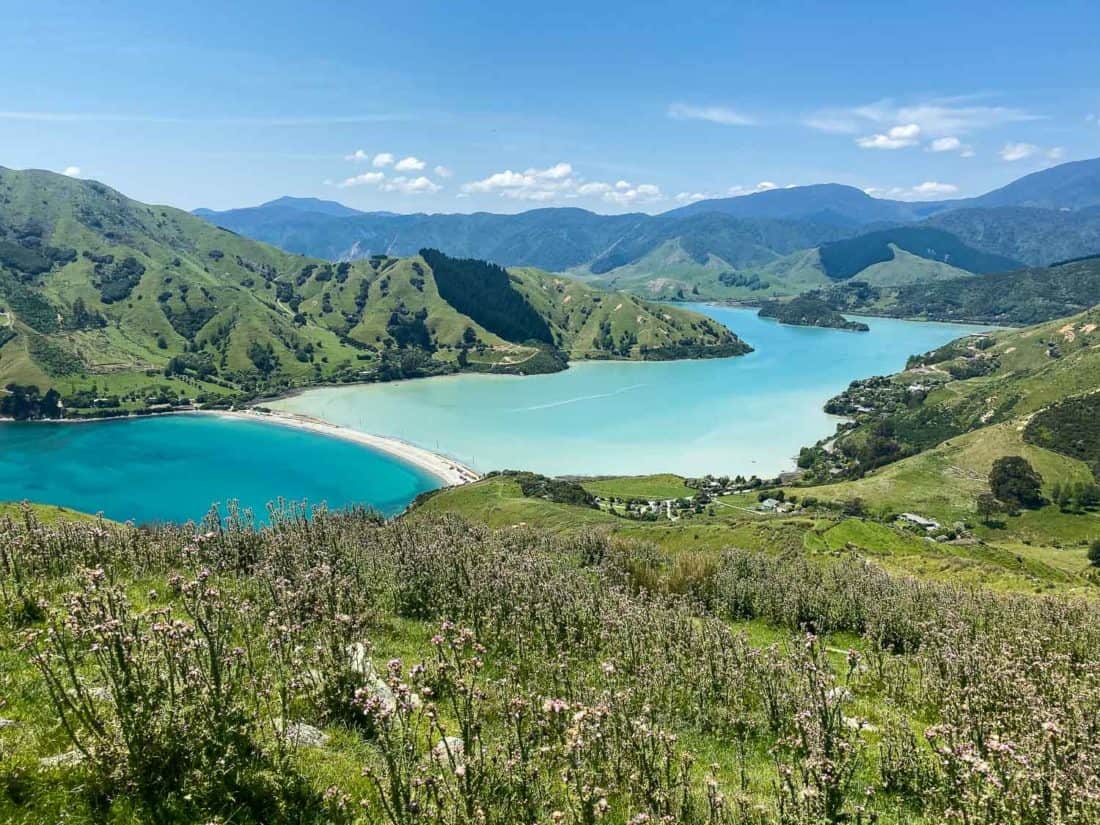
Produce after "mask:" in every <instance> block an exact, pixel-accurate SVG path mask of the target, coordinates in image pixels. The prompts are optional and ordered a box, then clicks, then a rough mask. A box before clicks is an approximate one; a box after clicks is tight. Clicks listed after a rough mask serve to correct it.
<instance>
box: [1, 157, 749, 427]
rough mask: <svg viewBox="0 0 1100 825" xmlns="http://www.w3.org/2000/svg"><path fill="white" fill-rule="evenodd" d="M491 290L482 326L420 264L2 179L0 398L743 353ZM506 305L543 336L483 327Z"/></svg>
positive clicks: (705, 330)
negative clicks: (28, 389) (299, 247)
mask: <svg viewBox="0 0 1100 825" xmlns="http://www.w3.org/2000/svg"><path fill="white" fill-rule="evenodd" d="M433 260H436V261H437V268H438V267H443V268H445V269H447V270H448V271H450V270H457V269H461V266H462V265H466V266H467V269H476V267H480V268H481V269H480V270H477V271H475V272H474V273H473V274H474V276H480V275H482V274H486V273H490V274H491V273H493V272H496V271H497V270H498V269H499V268H494V267H492V266H491V265H487V264H483V263H480V262H469V261H468V262H459V261H455V260H454V259H450V258H447V257H446V256H438V257H436V258H434V259H433ZM486 277H487V275H486ZM494 284H495V287H494V289H493V290H490V291H489V292H485V293H483V294H482V299H481V300H480V302H479V303H478V305H477V307H478V308H480V309H482V310H484V311H485V313H486V314H485V315H484V317H482V316H481V314H479V312H477V311H475V309H472V308H469V307H466V308H465V309H464V311H460V310H459V309H458V308H457V307H456V299H455V298H454V297H452V299H451V300H447V299H444V298H443V297H442V295H441V294H440V290H439V288H438V284H437V281H436V272H435V271H434V270H433V268H432V267H431V266H429V265H428V264H427V262H426V260H425V259H424V257H422V256H414V257H410V258H403V259H398V258H389V257H385V256H376V257H373V258H371V259H369V260H361V261H356V262H354V263H339V264H334V263H329V262H325V261H321V260H317V259H310V258H304V257H300V256H297V255H291V254H287V253H285V252H282V251H280V250H278V249H275V248H274V247H270V246H267V245H265V244H262V243H258V242H256V241H252V240H249V239H246V238H243V237H241V236H239V235H236V234H234V233H232V232H229V231H227V230H224V229H219V228H217V227H215V226H213V225H211V224H209V223H207V222H206V221H203V220H201V219H199V218H196V217H194V216H192V215H190V214H188V213H186V212H182V211H180V210H177V209H172V208H170V207H163V206H149V205H146V204H142V203H138V202H137V201H133V200H130V199H128V198H126V197H124V196H123V195H121V194H119V193H118V192H115V191H114V190H112V189H109V188H108V187H106V186H104V185H103V184H100V183H97V182H94V181H82V180H75V179H72V178H68V177H65V176H62V175H56V174H52V173H49V172H39V171H24V172H19V171H12V170H7V169H2V168H0V385H7V384H9V383H15V384H20V385H30V386H35V387H37V388H38V389H39V391H40V392H41V393H45V392H46V391H47V389H54V390H56V391H58V392H59V393H60V394H61V395H62V396H63V397H64V406H65V407H66V408H67V409H69V410H70V411H72V410H88V411H91V410H99V411H101V412H102V411H105V410H106V411H109V410H112V409H114V410H119V409H134V408H141V407H143V406H145V405H146V404H148V403H150V402H151V401H152V402H155V403H173V402H175V401H177V400H178V399H179V398H180V397H181V396H182V397H185V398H194V397H200V398H205V399H207V400H213V399H217V398H218V397H222V396H226V395H236V394H241V393H243V394H256V393H261V392H265V391H271V390H278V389H282V388H286V387H291V386H302V385H306V384H310V383H316V382H321V381H354V380H376V379H386V378H394V377H411V376H416V375H426V374H433V373H436V372H446V371H452V370H456V369H482V370H485V369H492V370H502V371H508V372H538V371H546V370H548V369H560V368H562V367H563V366H564V356H563V355H562V354H561V353H565V354H569V355H572V356H573V357H598V358H642V357H646V358H659V357H683V356H692V357H701V356H713V355H734V354H739V353H740V352H743V351H746V349H747V348H746V347H744V345H742V344H741V343H740V342H739V341H738V340H737V339H736V337H735V336H733V335H732V334H731V333H730V332H729V331H728V330H726V329H725V328H724V327H722V326H721V325H720V324H717V323H715V322H713V321H710V320H708V319H705V318H702V317H701V316H698V315H695V314H692V313H687V312H676V311H671V310H666V309H662V308H658V307H655V306H653V305H650V304H646V303H644V302H641V301H639V300H637V299H636V298H633V297H628V296H614V295H608V296H603V295H601V294H600V293H597V292H595V291H593V290H591V289H588V288H585V287H581V286H571V285H567V284H565V283H563V281H562V280H561V279H557V278H553V277H551V276H547V275H545V274H543V273H540V272H538V271H535V270H524V271H523V272H522V273H521V274H518V275H515V276H507V275H505V274H503V270H499V278H498V279H497V280H496V281H494ZM567 286H568V288H567ZM528 302H529V303H528ZM517 305H519V306H523V305H527V306H528V307H529V308H528V310H527V311H528V312H531V311H533V312H534V313H535V314H537V315H538V316H539V317H540V318H541V319H542V323H545V324H548V325H549V327H550V330H551V332H552V334H547V335H542V336H540V335H528V333H529V330H528V328H527V327H528V326H530V325H527V326H524V325H520V326H514V325H513V326H507V325H503V326H502V325H501V324H500V323H498V322H497V321H499V319H500V318H501V317H502V316H501V315H500V314H499V313H498V314H497V315H496V316H493V315H492V314H491V310H492V309H493V307H495V306H501V307H515V306H517ZM532 307H533V310H532V309H531V308H532ZM620 310H622V311H621V312H620ZM474 316H477V317H474ZM490 318H493V319H495V320H494V321H490V320H489V319H490ZM532 340H534V343H532Z"/></svg>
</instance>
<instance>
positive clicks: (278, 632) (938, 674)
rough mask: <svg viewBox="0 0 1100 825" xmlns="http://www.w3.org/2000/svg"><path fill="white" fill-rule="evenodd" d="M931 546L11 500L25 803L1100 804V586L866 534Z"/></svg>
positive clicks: (927, 822) (11, 708)
mask: <svg viewBox="0 0 1100 825" xmlns="http://www.w3.org/2000/svg"><path fill="white" fill-rule="evenodd" d="M918 542H919V543H923V542H920V540H918V539H915V538H912V537H910V538H908V539H907V538H906V537H905V536H904V535H901V534H894V533H892V532H891V531H890V530H889V529H888V528H883V527H881V526H879V525H874V524H868V523H863V522H853V521H852V520H847V521H840V522H837V523H835V524H831V525H829V526H828V527H827V528H826V526H825V525H822V528H821V531H820V532H816V533H814V538H813V541H812V542H811V544H812V547H810V546H809V545H808V547H807V551H805V552H800V553H784V552H782V551H781V550H779V549H778V548H777V547H776V546H775V545H774V544H773V545H772V547H771V549H770V550H769V552H767V553H752V552H744V551H737V550H729V551H727V552H723V553H706V552H701V553H697V554H694V555H687V554H684V555H681V556H680V557H678V558H669V557H666V556H662V555H660V554H658V553H655V552H654V551H653V548H652V547H651V546H649V545H646V544H644V543H639V542H634V541H623V540H618V539H616V538H609V537H607V536H601V535H599V534H598V533H594V532H585V533H573V534H560V533H559V534H554V533H551V532H549V531H546V530H539V529H533V528H523V527H520V528H515V527H512V528H510V529H506V530H499V531H490V530H488V529H486V528H485V527H483V526H475V525H473V524H471V523H469V522H466V521H464V520H462V519H459V518H456V517H454V516H443V517H439V516H425V515H423V514H422V515H421V516H420V517H418V518H416V519H404V520H402V521H400V522H398V523H396V524H389V525H383V524H380V523H379V522H378V521H376V520H375V519H374V518H373V517H371V516H370V515H369V514H365V513H362V512H353V513H348V514H340V515H337V514H325V513H320V514H316V515H315V517H314V518H313V519H312V520H311V519H306V518H301V514H298V513H286V514H283V515H282V517H276V518H275V519H274V522H273V524H272V526H271V527H269V528H265V529H264V530H262V531H255V530H253V529H252V528H250V527H245V526H243V525H239V524H234V523H231V524H228V525H218V524H214V523H211V524H208V525H204V526H203V528H202V531H201V532H200V533H199V534H198V535H195V533H194V530H193V529H190V528H178V527H171V526H168V527H162V528H156V529H151V530H144V531H137V530H133V529H131V528H122V527H118V526H111V525H74V524H60V525H55V526H47V525H40V524H36V523H34V522H33V521H32V522H30V523H28V524H8V523H2V522H0V547H2V548H5V549H6V551H7V552H5V553H4V555H3V556H0V558H2V559H3V561H4V564H3V565H2V566H0V576H2V578H0V585H2V586H0V662H2V665H3V666H2V667H0V686H2V688H3V696H4V703H3V705H2V707H0V713H2V715H3V720H4V721H3V723H2V724H0V747H2V748H3V755H4V758H3V759H2V760H0V819H3V820H4V821H10V822H27V823H30V822H57V821H65V822H70V823H74V825H85V823H92V822H129V823H147V822H149V823H164V822H178V823H193V822H194V823H198V822H230V821H231V822H235V823H241V825H251V823H265V825H284V823H286V824H287V825H289V823H299V824H300V823H311V825H312V824H313V823H316V824H317V825H320V823H326V825H352V824H353V823H359V824H361V825H381V824H382V823H387V825H393V824H394V823H395V822H396V823H410V822H420V821H426V822H440V823H470V822H495V823H512V822H547V821H549V822H555V821H557V822H561V823H573V822H576V823H584V822H603V823H607V824H608V825H625V823H628V822H632V823H635V824H636V823H638V822H643V821H656V820H663V821H667V822H676V823H682V824H683V825H733V823H752V825H791V823H823V822H834V823H839V822H852V823H855V822H872V821H873V822H879V823H883V825H902V823H905V825H932V824H933V823H942V822H945V821H950V820H951V818H957V819H958V820H959V821H965V822H967V823H970V825H1002V823H1005V822H1019V823H1027V825H1032V823H1035V824H1036V825H1037V824H1038V823H1040V822H1066V823H1081V825H1087V824H1088V823H1089V822H1090V821H1092V819H1093V817H1092V812H1093V811H1094V809H1095V799H1094V794H1093V789H1094V788H1095V785H1096V783H1097V781H1098V776H1097V770H1098V765H1100V750H1098V747H1100V746H1098V743H1097V739H1096V737H1095V736H1093V735H1092V733H1093V728H1094V727H1095V714H1094V713H1093V710H1094V709H1095V706H1096V703H1097V702H1098V701H1100V678H1098V676H1097V660H1098V656H1100V653H1098V651H1100V639H1098V638H1097V635H1098V633H1100V631H1098V628H1100V622H1098V621H1097V618H1098V617H1097V606H1096V603H1095V602H1092V601H1089V600H1085V599H1074V598H1063V597H1061V596H1053V595H1051V596H1044V597H1037V596H1034V595H1029V596H1023V595H1006V594H994V593H991V592H989V591H987V590H983V589H974V588H968V587H961V586H957V585H947V584H932V583H928V582H919V583H918V582H914V581H912V580H910V579H908V578H903V577H892V576H890V575H886V574H884V573H883V572H882V571H881V569H879V567H878V565H877V564H876V563H871V564H868V563H866V562H864V561H861V560H860V559H859V558H858V556H857V554H856V553H854V552H852V551H851V550H850V549H849V548H850V547H853V546H856V545H858V544H859V543H875V544H877V545H878V546H880V548H881V551H880V552H881V555H882V556H883V557H884V558H885V557H888V556H895V555H897V556H901V555H904V554H905V553H906V552H908V549H909V547H910V545H911V544H914V543H918ZM43 548H49V552H48V553H45V552H42V549H43ZM88 559H94V560H95V564H96V568H95V569H94V570H91V571H89V570H88V569H87V564H88ZM1036 662H1041V663H1042V666H1041V667H1036V664H1035V663H1036ZM1008 743H1011V744H1008ZM975 749H983V750H984V752H985V754H986V755H985V756H984V757H982V758H980V759H976V758H975V757H974V756H973V755H972V753H973V750H975ZM823 766H827V768H828V769H827V770H826V769H824V768H823ZM990 773H993V775H995V776H997V777H1001V776H1011V778H1012V781H1011V782H1007V783H1003V784H1001V785H999V786H998V790H997V793H996V795H995V796H994V797H993V798H994V799H995V803H991V802H990V796H989V794H988V793H987V791H986V789H987V788H988V787H989V783H990V780H989V775H990ZM960 787H961V788H962V789H963V790H962V792H960ZM970 789H974V790H973V791H971V790H970Z"/></svg>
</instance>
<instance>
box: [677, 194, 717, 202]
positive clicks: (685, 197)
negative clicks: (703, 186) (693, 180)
mask: <svg viewBox="0 0 1100 825" xmlns="http://www.w3.org/2000/svg"><path fill="white" fill-rule="evenodd" d="M709 197H710V195H708V194H706V193H705V192H679V193H677V194H676V195H675V196H674V197H673V200H675V201H677V202H678V203H695V202H696V201H705V200H706V199H707V198H709Z"/></svg>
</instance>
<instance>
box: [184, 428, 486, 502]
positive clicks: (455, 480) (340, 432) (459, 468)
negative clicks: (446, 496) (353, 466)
mask: <svg viewBox="0 0 1100 825" xmlns="http://www.w3.org/2000/svg"><path fill="white" fill-rule="evenodd" d="M194 414H199V415H216V416H220V417H222V418H237V419H243V420H247V421H266V422H268V423H270V424H279V425H282V426H284V427H295V428H297V429H300V430H309V431H310V432H314V433H318V434H320V435H327V436H332V437H333V438H343V439H345V440H347V441H354V442H356V443H357V444H363V445H364V446H367V447H373V448H374V449H376V450H380V451H382V452H384V453H387V454H388V455H392V456H394V457H395V458H398V459H401V460H402V461H405V462H407V463H409V464H412V465H414V466H416V467H419V468H420V469H421V470H424V471H425V472H427V473H431V474H432V475H433V476H435V477H436V478H438V479H439V480H440V481H442V482H443V483H444V485H446V486H448V487H455V486H457V485H460V484H469V483H470V482H471V481H477V480H478V479H479V478H480V477H481V476H479V475H478V474H477V473H476V472H474V471H473V470H471V469H470V468H469V467H467V466H465V465H464V464H460V463H459V462H457V461H453V460H452V459H449V458H446V457H445V456H441V455H439V454H437V453H433V452H431V451H430V450H425V449H423V448H422V447H417V446H416V445H414V444H409V443H408V442H405V441H401V440H400V439H397V438H389V437H386V436H380V435H371V434H370V433H362V432H359V431H358V430H352V429H350V428H348V427H341V426H339V425H337V424H330V423H328V422H327V421H321V420H320V419H318V418H311V417H310V416H306V415H298V414H295V413H281V412H280V413H265V412H257V411H255V410H195V411H194Z"/></svg>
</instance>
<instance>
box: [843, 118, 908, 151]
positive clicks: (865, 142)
mask: <svg viewBox="0 0 1100 825" xmlns="http://www.w3.org/2000/svg"><path fill="white" fill-rule="evenodd" d="M920 132H921V129H920V126H918V125H917V124H916V123H906V124H903V125H901V126H893V127H891V128H890V130H889V131H887V132H885V133H882V132H880V133H878V134H874V135H868V136H866V137H861V138H856V143H857V144H858V145H859V146H860V147H861V148H863V149H905V148H907V147H909V146H916V145H917V141H918V140H919V139H920Z"/></svg>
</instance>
